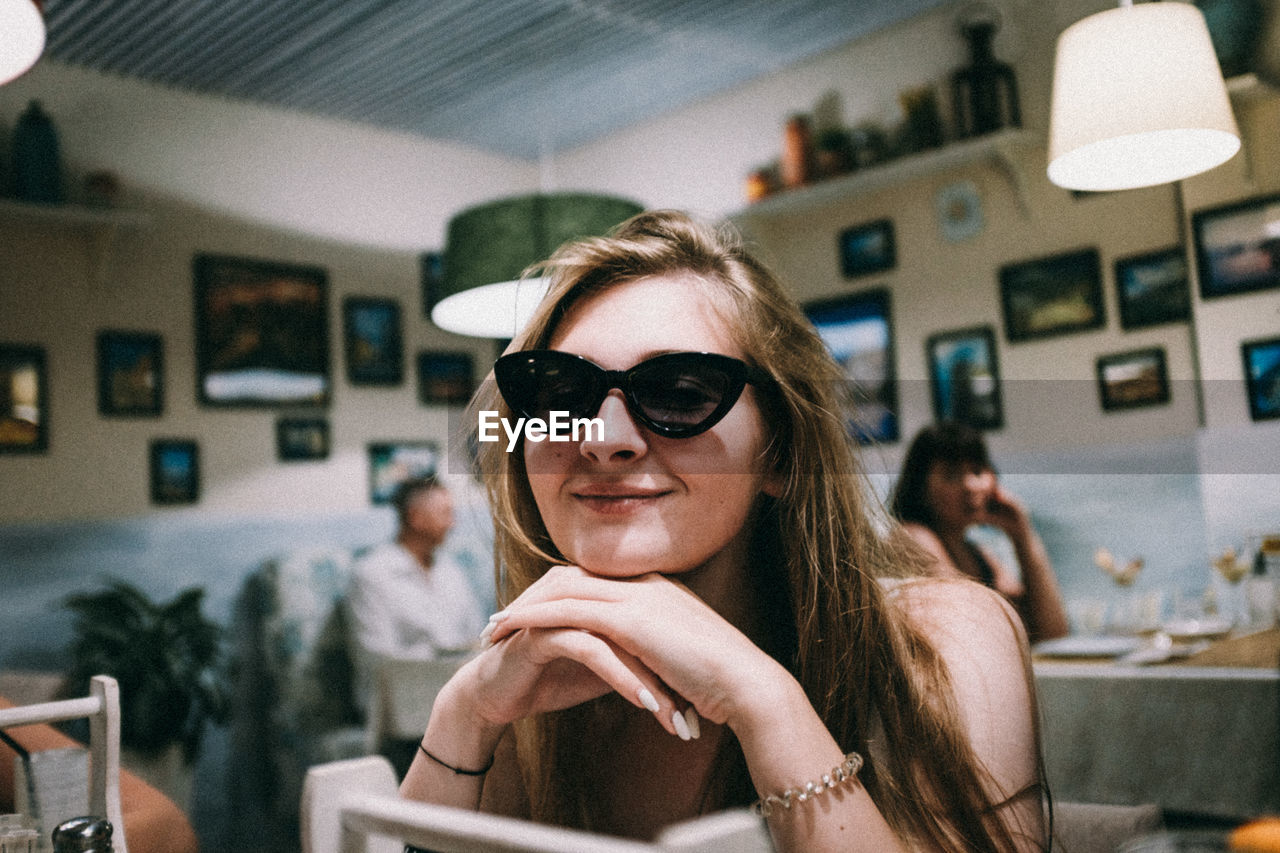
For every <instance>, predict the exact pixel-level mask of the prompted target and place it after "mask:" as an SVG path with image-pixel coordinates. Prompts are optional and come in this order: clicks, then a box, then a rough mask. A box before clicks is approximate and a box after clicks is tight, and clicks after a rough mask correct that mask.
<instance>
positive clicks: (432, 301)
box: [418, 252, 444, 320]
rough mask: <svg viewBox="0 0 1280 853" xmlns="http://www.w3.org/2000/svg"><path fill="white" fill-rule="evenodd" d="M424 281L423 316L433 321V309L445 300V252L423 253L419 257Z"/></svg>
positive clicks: (419, 268)
mask: <svg viewBox="0 0 1280 853" xmlns="http://www.w3.org/2000/svg"><path fill="white" fill-rule="evenodd" d="M418 272H419V276H420V278H421V280H422V316H423V317H425V318H426V319H428V320H430V319H431V309H432V308H434V307H436V303H437V302H439V301H440V300H441V299H442V298H444V252H423V253H422V254H421V255H419V256H418Z"/></svg>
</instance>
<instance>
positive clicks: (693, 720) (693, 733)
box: [684, 705, 702, 740]
mask: <svg viewBox="0 0 1280 853" xmlns="http://www.w3.org/2000/svg"><path fill="white" fill-rule="evenodd" d="M684 722H685V725H687V726H688V727H689V736H690V737H692V738H693V739H694V740H697V739H698V738H700V737H702V724H701V723H699V722H698V712H697V711H695V710H693V706H692V705H690V706H689V707H688V708H685V709H684Z"/></svg>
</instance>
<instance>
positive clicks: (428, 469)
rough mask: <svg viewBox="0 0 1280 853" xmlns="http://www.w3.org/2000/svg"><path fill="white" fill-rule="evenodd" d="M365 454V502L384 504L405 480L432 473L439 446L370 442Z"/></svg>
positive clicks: (434, 443) (437, 462) (435, 467)
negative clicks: (366, 459) (366, 484)
mask: <svg viewBox="0 0 1280 853" xmlns="http://www.w3.org/2000/svg"><path fill="white" fill-rule="evenodd" d="M368 451H369V502H370V503H372V504H375V505H381V504H388V503H390V502H391V499H392V498H393V497H394V496H395V493H396V489H398V488H399V487H400V484H401V483H403V482H405V481H406V480H409V479H413V478H415V477H425V476H428V475H430V474H434V473H436V471H437V469H438V468H439V466H440V446H439V445H438V444H436V442H434V441H374V442H370V443H369V445H368Z"/></svg>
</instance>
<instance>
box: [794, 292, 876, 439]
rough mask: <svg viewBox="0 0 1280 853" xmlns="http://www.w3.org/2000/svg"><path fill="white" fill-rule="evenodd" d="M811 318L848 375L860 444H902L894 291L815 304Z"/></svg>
mask: <svg viewBox="0 0 1280 853" xmlns="http://www.w3.org/2000/svg"><path fill="white" fill-rule="evenodd" d="M804 311H805V314H806V316H808V318H809V320H810V322H812V323H813V325H814V327H815V328H817V330H818V334H819V335H820V336H821V337H822V340H823V342H824V343H826V345H827V349H829V350H830V351H831V354H832V355H833V356H834V357H835V360H836V361H837V362H838V363H839V364H840V367H841V369H842V370H843V371H844V376H845V379H846V380H847V381H848V383H849V393H850V396H851V397H852V402H853V412H852V414H851V420H850V423H849V430H850V433H851V434H852V435H854V436H855V437H856V438H857V439H858V440H859V441H860V442H863V443H870V442H887V441H897V440H898V437H899V435H898V383H897V374H896V370H895V367H894V360H895V359H894V345H893V322H892V318H891V316H890V300H889V291H888V290H887V289H886V288H882V287H881V288H874V289H872V290H864V291H860V292H858V293H853V294H849V295H848V296H840V297H836V298H835V299H826V300H821V301H817V302H811V303H809V304H807V305H805V307H804Z"/></svg>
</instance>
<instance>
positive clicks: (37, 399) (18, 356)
mask: <svg viewBox="0 0 1280 853" xmlns="http://www.w3.org/2000/svg"><path fill="white" fill-rule="evenodd" d="M48 449H49V380H48V374H47V373H46V372H45V355H44V348H43V347H31V346H17V345H13V344H0V453H43V452H45V451H46V450H48Z"/></svg>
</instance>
